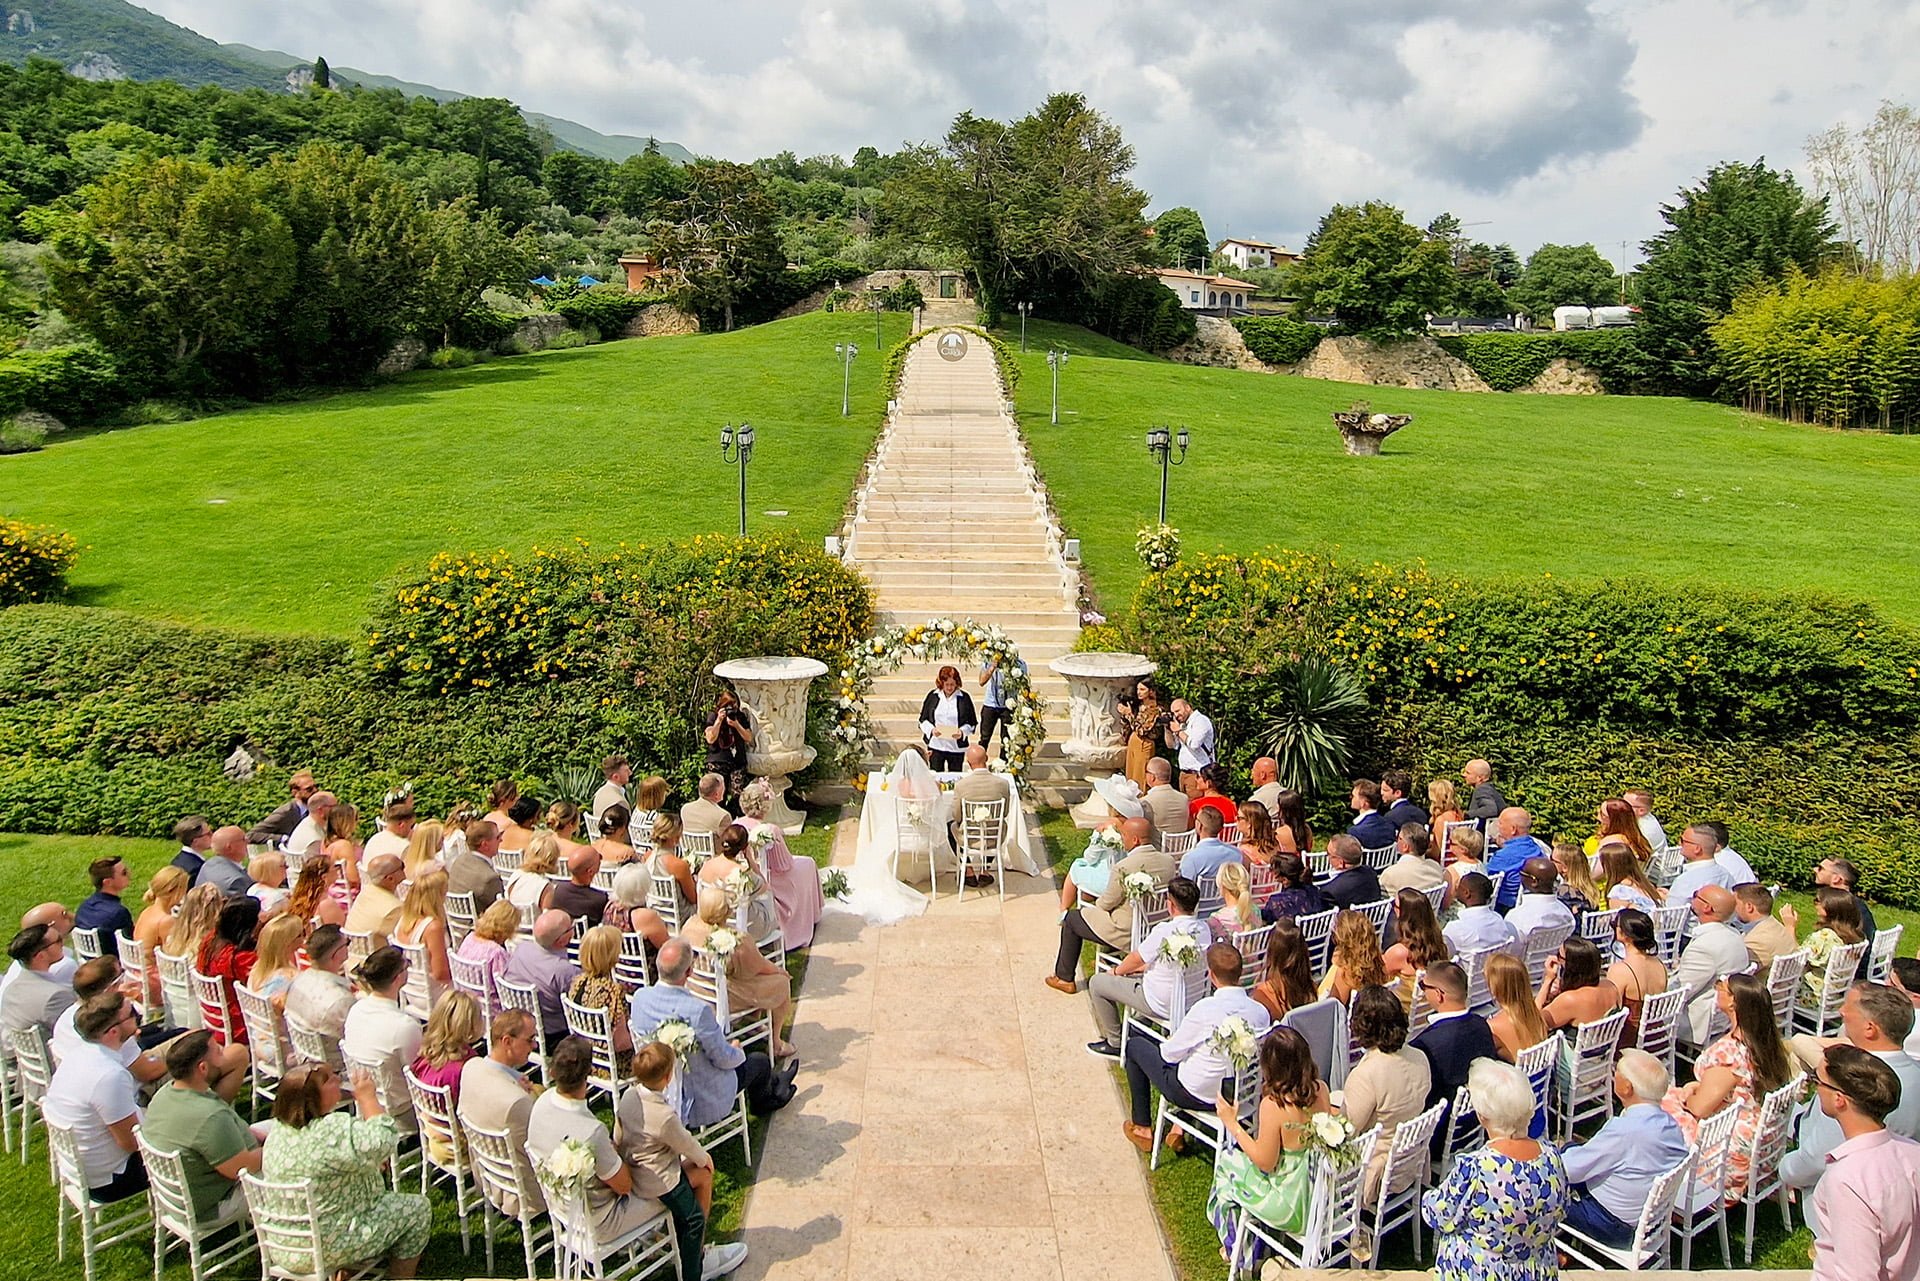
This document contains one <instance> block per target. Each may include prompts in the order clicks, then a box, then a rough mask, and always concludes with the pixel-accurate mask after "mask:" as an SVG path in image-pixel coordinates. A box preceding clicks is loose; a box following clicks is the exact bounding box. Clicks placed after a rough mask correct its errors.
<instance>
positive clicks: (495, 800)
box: [486, 778, 520, 831]
mask: <svg viewBox="0 0 1920 1281" xmlns="http://www.w3.org/2000/svg"><path fill="white" fill-rule="evenodd" d="M519 799H520V785H519V784H518V783H516V782H514V781H513V780H512V779H510V778H503V779H499V780H496V781H495V783H494V785H493V786H492V787H491V788H490V789H488V792H487V813H486V821H487V822H489V823H491V824H493V825H494V827H495V828H496V829H498V830H501V831H505V830H506V826H507V824H508V823H509V822H511V821H512V819H511V818H510V817H509V816H508V814H507V811H508V810H510V809H512V808H513V803H514V802H515V801H517V800H519Z"/></svg>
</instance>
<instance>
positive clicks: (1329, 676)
mask: <svg viewBox="0 0 1920 1281" xmlns="http://www.w3.org/2000/svg"><path fill="white" fill-rule="evenodd" d="M1366 711H1367V696H1366V694H1365V692H1364V691H1362V689H1361V688H1360V682H1359V681H1357V680H1355V679H1354V677H1353V675H1352V673H1350V672H1348V671H1347V670H1346V669H1345V668H1343V667H1340V666H1338V665H1337V664H1334V663H1330V662H1328V661H1327V660H1326V659H1324V658H1315V657H1305V658H1296V659H1294V660H1292V661H1291V662H1290V663H1288V664H1287V667H1286V670H1285V672H1284V674H1283V675H1282V678H1281V681H1280V693H1279V696H1278V697H1277V698H1276V699H1275V700H1274V706H1273V711H1272V714H1271V715H1270V716H1269V717H1268V718H1267V726H1266V731H1265V733H1264V735H1263V736H1262V740H1261V741H1262V745H1263V746H1264V747H1265V748H1266V750H1267V753H1268V755H1270V756H1272V757H1273V759H1274V760H1275V761H1277V762H1278V763H1279V766H1280V785H1281V786H1282V787H1290V788H1293V789H1294V790H1296V791H1298V792H1299V793H1300V794H1301V795H1302V796H1312V795H1314V794H1316V793H1317V792H1319V791H1320V790H1321V788H1323V787H1326V786H1328V785H1329V784H1334V783H1338V782H1340V781H1341V780H1343V779H1345V778H1346V774H1347V761H1348V759H1349V757H1350V756H1351V754H1352V742H1353V735H1354V733H1355V731H1357V730H1358V729H1359V727H1360V723H1361V718H1362V717H1364V716H1365V715H1366Z"/></svg>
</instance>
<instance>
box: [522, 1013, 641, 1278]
mask: <svg viewBox="0 0 1920 1281" xmlns="http://www.w3.org/2000/svg"><path fill="white" fill-rule="evenodd" d="M592 1075H593V1051H592V1050H591V1049H590V1048H588V1046H587V1043H586V1042H585V1041H582V1040H581V1039H580V1038H578V1037H574V1036H570V1037H568V1038H567V1039H566V1040H564V1041H562V1042H560V1044H559V1045H558V1046H556V1047H555V1048H554V1049H553V1051H552V1053H550V1054H549V1055H548V1056H547V1084H548V1086H549V1087H550V1088H549V1089H548V1090H547V1091H546V1092H545V1093H544V1094H542V1095H541V1096H540V1097H539V1098H537V1099H535V1100H534V1101H533V1110H532V1111H531V1112H530V1113H528V1115H527V1153H528V1155H529V1156H531V1157H532V1158H533V1160H534V1162H535V1163H536V1164H538V1163H539V1162H543V1161H545V1160H546V1159H547V1158H548V1157H549V1156H551V1155H552V1154H553V1152H554V1150H555V1149H556V1148H558V1147H560V1146H561V1145H562V1144H564V1143H569V1142H577V1143H583V1144H585V1145H586V1146H587V1147H588V1148H590V1149H591V1150H592V1152H593V1160H594V1177H593V1178H591V1179H589V1180H588V1181H587V1185H586V1190H585V1195H584V1206H583V1208H584V1210H585V1212H586V1214H587V1217H588V1220H589V1223H588V1224H582V1225H580V1227H581V1228H587V1227H589V1226H590V1227H591V1229H592V1230H593V1232H594V1234H595V1235H596V1236H597V1237H598V1238H599V1239H600V1240H602V1241H615V1240H618V1239H620V1238H621V1237H624V1236H627V1235H629V1234H631V1233H634V1232H637V1231H638V1230H639V1229H640V1228H641V1227H643V1226H644V1225H645V1224H646V1223H647V1221H648V1220H650V1219H652V1218H653V1217H654V1215H656V1214H658V1213H659V1207H658V1203H657V1202H654V1201H651V1200H647V1199H645V1198H643V1197H638V1196H635V1195H633V1175H632V1173H631V1171H629V1170H628V1169H627V1163H626V1160H625V1159H624V1158H623V1157H622V1156H621V1155H620V1153H619V1151H618V1150H617V1149H616V1148H615V1147H614V1146H613V1135H612V1133H611V1132H610V1131H609V1130H608V1129H607V1126H606V1123H605V1122H603V1121H601V1120H600V1118H599V1117H597V1116H595V1115H594V1114H593V1111H592V1109H591V1108H589V1107H588V1106H587V1081H588V1078H589V1077H591V1076H592ZM547 1208H548V1210H549V1212H551V1213H552V1214H553V1215H554V1216H555V1217H556V1230H557V1226H558V1224H557V1219H558V1216H559V1214H560V1204H559V1203H558V1202H553V1201H550V1202H548V1206H547Z"/></svg>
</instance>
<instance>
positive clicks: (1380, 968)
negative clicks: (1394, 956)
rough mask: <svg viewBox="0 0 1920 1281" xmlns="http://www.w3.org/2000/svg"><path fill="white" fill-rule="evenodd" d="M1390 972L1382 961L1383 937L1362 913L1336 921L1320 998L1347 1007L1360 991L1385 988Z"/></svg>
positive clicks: (1343, 915) (1354, 913)
mask: <svg viewBox="0 0 1920 1281" xmlns="http://www.w3.org/2000/svg"><path fill="white" fill-rule="evenodd" d="M1386 981H1387V969H1386V966H1385V964H1384V963H1383V962H1382V960H1381V957H1380V935H1379V933H1378V932H1377V931H1376V930H1375V929H1374V928H1373V922H1372V921H1370V920H1368V919H1367V918H1366V916H1365V915H1363V914H1362V913H1359V912H1342V913H1340V915H1338V916H1336V917H1334V918H1333V953H1332V960H1331V962H1330V963H1329V964H1328V966H1327V975H1326V977H1325V978H1323V979H1321V980H1320V995H1321V996H1330V997H1332V998H1333V999H1334V1000H1336V1001H1338V1002H1340V1004H1342V1005H1345V1004H1346V1003H1347V1002H1348V1001H1349V1000H1351V999H1352V998H1353V994H1354V993H1355V992H1358V991H1359V990H1360V989H1361V988H1365V987H1375V986H1384V985H1385V984H1386Z"/></svg>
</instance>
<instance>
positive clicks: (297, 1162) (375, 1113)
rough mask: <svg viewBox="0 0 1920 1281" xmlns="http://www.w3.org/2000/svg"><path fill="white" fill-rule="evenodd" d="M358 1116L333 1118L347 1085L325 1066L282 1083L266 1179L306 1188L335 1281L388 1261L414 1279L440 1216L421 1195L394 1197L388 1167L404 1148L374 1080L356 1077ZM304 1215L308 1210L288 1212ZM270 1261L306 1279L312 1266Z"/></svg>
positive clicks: (263, 1161) (287, 1258)
mask: <svg viewBox="0 0 1920 1281" xmlns="http://www.w3.org/2000/svg"><path fill="white" fill-rule="evenodd" d="M353 1101H354V1103H355V1105H356V1106H357V1108H358V1110H359V1115H357V1116H356V1115H354V1114H353V1113H351V1112H336V1111H334V1109H335V1108H337V1107H338V1106H339V1105H340V1078H339V1077H338V1076H337V1075H336V1074H335V1073H334V1071H333V1069H332V1068H330V1067H328V1066H327V1065H326V1064H324V1063H303V1064H300V1065H299V1066H298V1067H295V1068H293V1069H292V1070H291V1071H289V1072H288V1073H287V1074H286V1075H285V1076H284V1077H282V1078H281V1079H280V1088H279V1091H278V1093H277V1095H276V1097H275V1098H274V1102H273V1119H274V1121H275V1122H276V1123H277V1124H275V1126H274V1127H273V1130H272V1131H271V1132H270V1133H269V1134H268V1135H267V1141H266V1144H265V1145H264V1147H263V1148H262V1150H261V1154H260V1177H261V1178H263V1179H265V1180H267V1181H268V1182H270V1183H297V1182H301V1181H303V1180H304V1181H307V1182H308V1185H309V1187H310V1188H311V1189H312V1192H311V1195H312V1198H313V1216H314V1219H313V1226H314V1229H315V1231H316V1233H317V1234H318V1236H319V1238H320V1256H321V1257H320V1272H321V1274H322V1275H329V1274H332V1273H334V1272H336V1271H339V1270H341V1269H343V1268H349V1267H352V1266H354V1265H357V1264H363V1263H368V1262H371V1261H374V1260H378V1259H385V1260H386V1265H387V1274H388V1275H389V1276H392V1277H396V1278H402V1279H403V1281H404V1278H408V1277H411V1276H413V1275H414V1273H415V1271H416V1269H417V1268H418V1267H419V1264H420V1253H421V1251H423V1250H425V1249H426V1248H427V1238H428V1236H429V1235H430V1234H431V1233H432V1231H433V1209H432V1207H431V1206H430V1205H429V1203H428V1201H427V1198H425V1197H423V1196H420V1195H418V1194H416V1193H410V1192H393V1191H389V1190H388V1187H387V1181H386V1178H385V1176H384V1174H383V1173H382V1171H381V1167H382V1166H383V1165H384V1164H385V1163H386V1162H387V1160H388V1159H389V1158H391V1157H392V1156H393V1154H394V1150H395V1149H396V1148H397V1147H398V1146H399V1144H400V1131H399V1130H398V1128H396V1127H395V1125H394V1122H393V1118H392V1117H390V1116H387V1115H386V1114H385V1113H383V1112H382V1111H381V1109H380V1096H379V1093H378V1092H377V1091H376V1090H375V1088H374V1084H373V1078H372V1077H370V1076H368V1075H367V1074H366V1073H365V1072H361V1071H356V1072H355V1073H354V1075H353ZM287 1208H288V1209H289V1210H295V1211H296V1212H298V1213H302V1214H304V1213H305V1210H306V1207H305V1206H304V1205H299V1206H288V1207H287ZM268 1253H269V1258H270V1261H271V1262H273V1263H275V1264H277V1265H279V1266H281V1267H285V1268H289V1269H294V1270H298V1271H301V1272H305V1271H306V1270H307V1269H308V1268H309V1267H310V1266H311V1265H312V1261H311V1260H309V1259H306V1258H303V1257H299V1256H292V1255H282V1256H277V1257H276V1256H275V1255H274V1252H273V1251H271V1250H269V1252H268Z"/></svg>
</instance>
